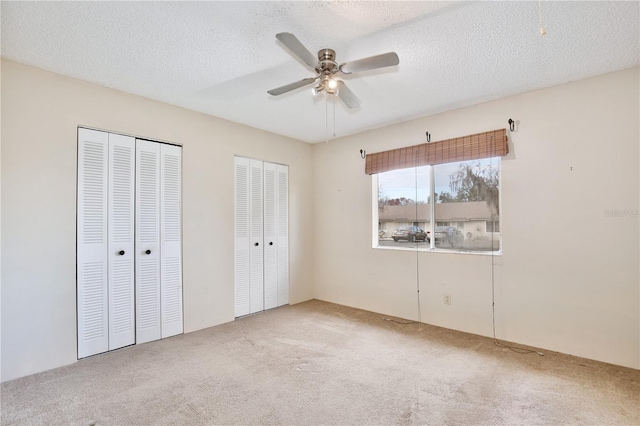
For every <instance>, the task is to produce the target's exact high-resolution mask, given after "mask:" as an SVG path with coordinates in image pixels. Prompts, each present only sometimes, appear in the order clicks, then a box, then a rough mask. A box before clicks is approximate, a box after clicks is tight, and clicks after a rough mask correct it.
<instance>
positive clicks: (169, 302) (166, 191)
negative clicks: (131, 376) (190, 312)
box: [160, 144, 183, 338]
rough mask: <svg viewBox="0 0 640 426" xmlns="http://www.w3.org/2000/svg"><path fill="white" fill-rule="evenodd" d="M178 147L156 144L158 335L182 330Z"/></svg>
mask: <svg viewBox="0 0 640 426" xmlns="http://www.w3.org/2000/svg"><path fill="white" fill-rule="evenodd" d="M181 153H182V149H181V148H180V147H179V146H174V145H166V144H160V242H161V246H160V259H161V261H160V277H161V279H160V282H161V318H162V327H161V328H162V337H163V338H165V337H170V336H175V335H176V334H180V333H182V332H183V321H182V258H181V257H182V250H181V243H180V242H181V235H182V229H181V223H182V220H181V216H182V210H181V200H182V180H181V176H182V159H181Z"/></svg>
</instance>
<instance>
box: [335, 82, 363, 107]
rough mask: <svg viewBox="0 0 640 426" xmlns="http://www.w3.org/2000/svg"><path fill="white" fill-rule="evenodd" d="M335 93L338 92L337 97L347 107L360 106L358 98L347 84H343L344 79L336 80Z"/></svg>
mask: <svg viewBox="0 0 640 426" xmlns="http://www.w3.org/2000/svg"><path fill="white" fill-rule="evenodd" d="M337 94H338V97H339V98H340V99H342V102H344V103H345V105H347V107H348V108H350V109H353V108H358V107H359V106H360V99H358V97H357V96H356V95H354V94H353V92H352V91H351V89H349V88H348V87H347V85H346V84H344V81H342V80H340V81H338V90H337Z"/></svg>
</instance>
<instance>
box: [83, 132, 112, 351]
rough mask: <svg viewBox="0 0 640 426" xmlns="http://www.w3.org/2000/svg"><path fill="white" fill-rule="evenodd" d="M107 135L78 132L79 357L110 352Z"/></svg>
mask: <svg viewBox="0 0 640 426" xmlns="http://www.w3.org/2000/svg"><path fill="white" fill-rule="evenodd" d="M108 155H109V140H108V135H107V133H104V132H97V131H94V130H88V129H78V201H77V203H78V205H77V233H76V235H77V271H76V272H77V303H78V358H84V357H87V356H90V355H94V354H97V353H100V352H105V351H107V350H108V349H109V329H108V327H109V321H108V291H107V268H108V259H107V248H108V238H107V220H108V218H107V205H108V180H107V166H108Z"/></svg>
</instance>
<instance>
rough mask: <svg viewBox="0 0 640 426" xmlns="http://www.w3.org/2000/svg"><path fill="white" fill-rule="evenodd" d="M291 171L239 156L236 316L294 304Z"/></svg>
mask: <svg viewBox="0 0 640 426" xmlns="http://www.w3.org/2000/svg"><path fill="white" fill-rule="evenodd" d="M288 195H289V168H288V167H287V166H284V165H281V164H274V163H268V162H263V161H260V160H254V159H249V158H244V157H235V229H234V237H235V247H234V251H235V256H234V258H235V271H234V272H235V316H236V317H240V316H243V315H248V314H252V313H255V312H259V311H262V310H265V309H271V308H275V307H278V306H282V305H286V304H288V303H289V198H288Z"/></svg>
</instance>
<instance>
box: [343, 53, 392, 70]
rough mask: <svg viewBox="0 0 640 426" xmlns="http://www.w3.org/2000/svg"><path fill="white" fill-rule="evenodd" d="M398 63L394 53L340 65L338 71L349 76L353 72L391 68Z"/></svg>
mask: <svg viewBox="0 0 640 426" xmlns="http://www.w3.org/2000/svg"><path fill="white" fill-rule="evenodd" d="M399 63H400V59H399V58H398V54H397V53H396V52H387V53H383V54H381V55H376V56H369V57H368V58H363V59H358V60H357V61H351V62H347V63H345V64H342V65H340V71H342V72H343V73H345V74H351V73H353V72H360V71H367V70H373V69H376V68H384V67H391V66H393V65H398V64H399Z"/></svg>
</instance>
